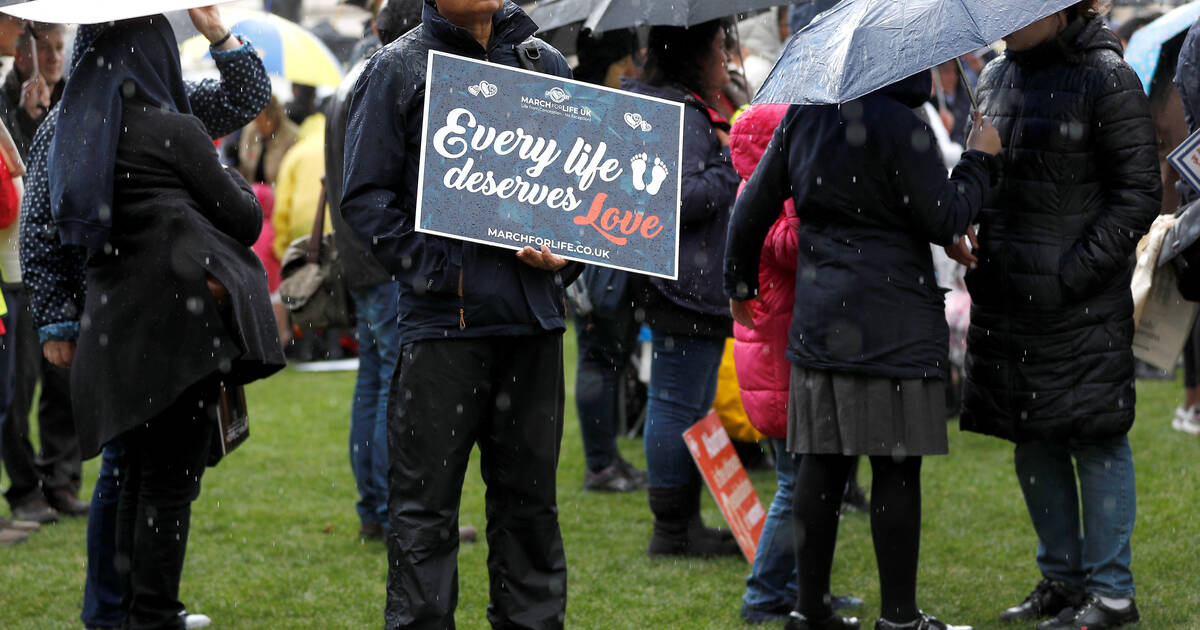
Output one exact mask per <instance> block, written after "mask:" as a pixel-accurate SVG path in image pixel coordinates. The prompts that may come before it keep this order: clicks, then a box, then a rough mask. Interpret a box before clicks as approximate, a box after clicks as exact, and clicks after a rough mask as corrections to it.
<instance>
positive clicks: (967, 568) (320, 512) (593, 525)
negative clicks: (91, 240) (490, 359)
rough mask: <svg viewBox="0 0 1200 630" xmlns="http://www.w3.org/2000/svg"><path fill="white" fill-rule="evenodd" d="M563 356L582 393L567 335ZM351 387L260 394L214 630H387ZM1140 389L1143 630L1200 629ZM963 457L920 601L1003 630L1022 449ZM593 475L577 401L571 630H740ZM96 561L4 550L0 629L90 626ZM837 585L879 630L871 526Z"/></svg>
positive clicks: (1020, 507)
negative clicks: (358, 474) (87, 592)
mask: <svg viewBox="0 0 1200 630" xmlns="http://www.w3.org/2000/svg"><path fill="white" fill-rule="evenodd" d="M567 345H568V349H567V363H568V365H567V372H568V374H567V382H568V383H572V382H573V373H574V368H573V362H574V350H573V347H572V346H573V344H572V343H571V335H569V334H568V336H567ZM352 388H353V375H352V374H347V373H339V374H305V373H299V372H295V371H292V370H288V371H286V372H284V373H282V374H280V375H278V376H276V377H274V378H272V379H270V380H269V381H267V382H264V383H258V384H255V385H254V386H252V387H251V388H250V389H249V392H248V397H249V399H250V407H251V412H250V413H251V419H252V420H251V423H252V438H251V439H250V441H249V442H247V443H246V444H245V445H244V446H243V447H242V448H241V450H239V451H238V452H237V453H235V454H233V455H231V456H230V458H229V459H228V460H227V461H225V462H224V463H222V464H221V465H220V466H219V467H218V468H215V469H211V470H210V471H209V472H208V474H207V475H206V476H205V478H204V491H203V493H202V494H201V496H200V499H199V501H197V502H196V504H195V510H194V513H193V521H192V523H193V528H192V538H191V544H190V549H189V555H188V562H187V569H186V571H185V573H184V579H183V588H182V593H183V598H184V600H185V602H186V603H187V604H188V606H189V608H191V609H192V610H195V611H202V612H204V613H207V614H209V615H211V616H212V617H213V619H214V620H215V621H214V623H213V628H214V630H226V629H235V628H236V629H246V630H251V629H253V630H260V629H266V628H270V629H289V628H295V629H312V628H331V629H341V628H353V629H358V628H378V627H380V625H381V622H382V611H383V602H384V580H385V576H386V571H387V557H386V553H385V551H384V548H383V545H382V544H379V543H363V542H361V541H360V540H359V539H358V536H357V535H356V532H357V528H358V523H357V517H356V516H355V512H354V500H355V497H356V493H355V490H354V483H353V480H352V479H351V476H350V468H349V465H348V463H347V430H348V423H349V420H348V417H349V407H350V395H351V391H352ZM1138 393H1139V400H1138V418H1139V420H1138V423H1137V424H1136V425H1135V427H1134V429H1133V433H1132V435H1131V441H1132V443H1133V449H1134V458H1135V461H1136V465H1137V475H1138V480H1137V485H1138V498H1139V502H1140V505H1139V506H1138V522H1137V528H1136V530H1135V533H1134V543H1133V550H1134V565H1133V568H1134V571H1135V574H1136V577H1137V582H1138V589H1139V590H1138V605H1139V608H1140V609H1141V611H1142V615H1143V619H1144V621H1143V622H1142V626H1141V627H1143V628H1150V629H1155V630H1158V629H1164V628H1171V629H1174V628H1179V629H1190V628H1200V544H1198V543H1200V536H1197V531H1198V528H1197V520H1198V519H1197V500H1198V499H1200V479H1198V475H1200V466H1197V461H1198V460H1200V439H1196V438H1191V437H1188V436H1185V435H1182V434H1180V433H1176V432H1173V431H1171V430H1170V428H1169V421H1170V414H1171V413H1172V411H1173V409H1174V406H1175V404H1176V403H1177V402H1178V399H1179V398H1180V396H1181V386H1180V384H1179V383H1161V382H1142V383H1140V384H1139V387H1138ZM950 444H951V454H950V455H949V456H947V457H934V458H929V460H928V461H927V462H926V463H925V469H924V506H925V507H924V531H923V536H922V554H921V573H920V586H919V593H920V604H921V606H922V607H923V608H924V609H925V610H927V611H930V612H932V613H934V614H936V615H939V616H941V617H942V618H943V619H947V620H950V621H954V622H959V623H973V624H975V626H976V627H977V628H981V629H986V628H1000V627H1002V626H1001V624H999V623H998V622H996V621H995V619H996V615H997V613H998V612H999V610H1000V609H1002V608H1004V607H1006V606H1009V605H1012V604H1014V603H1016V602H1018V601H1020V600H1021V598H1022V597H1024V595H1025V594H1026V592H1027V591H1028V589H1029V588H1031V587H1032V586H1033V584H1034V583H1035V582H1036V580H1037V579H1038V574H1037V570H1036V568H1035V567H1034V564H1033V552H1034V545H1035V539H1034V536H1033V532H1032V529H1031V527H1030V525H1029V522H1028V517H1027V516H1026V514H1025V507H1024V504H1023V502H1022V500H1021V497H1020V491H1019V490H1018V488H1017V484H1016V480H1015V478H1014V474H1013V472H1012V448H1011V446H1010V445H1009V444H1008V443H1005V442H1001V441H999V440H995V439H990V438H985V437H981V436H977V435H972V434H964V433H960V432H959V431H957V430H956V429H955V428H954V425H953V424H952V425H951V436H950ZM621 450H622V452H623V453H624V454H625V456H626V457H627V458H628V459H630V460H631V461H634V462H635V463H638V465H639V466H640V465H642V464H643V463H644V461H645V460H644V457H643V455H642V451H641V445H640V442H638V441H634V440H622V442H621ZM96 470H97V460H93V461H90V462H87V463H86V465H85V475H84V476H85V478H86V479H88V486H89V487H88V488H86V489H85V493H87V494H89V495H90V483H91V480H93V479H94V476H95V474H96ZM582 477H583V453H582V447H581V445H580V441H579V428H578V425H577V423H576V419H575V414H574V403H573V400H572V399H571V392H570V388H568V397H567V423H566V434H565V437H564V438H563V451H562V461H561V464H560V466H559V508H560V513H561V524H562V530H563V537H564V539H565V543H566V550H567V564H568V570H569V575H570V577H569V588H568V604H567V626H568V627H570V628H587V629H592V628H595V629H602V630H609V629H624V628H628V629H642V628H655V629H659V628H662V629H668V628H687V629H689V630H691V629H709V628H712V629H717V628H741V627H745V626H744V624H743V623H742V622H741V620H740V618H739V617H738V614H737V613H738V608H739V606H740V604H741V595H742V592H743V589H744V578H745V576H746V573H747V571H748V566H747V565H746V564H745V562H744V561H742V560H741V559H733V558H727V559H722V560H715V561H673V560H668V561H650V560H648V559H647V558H646V557H645V555H644V550H645V544H646V541H647V537H648V536H649V531H650V513H649V510H648V509H647V507H646V498H645V493H644V492H639V493H634V494H631V495H597V494H590V493H587V494H585V493H584V492H582V490H581V482H582ZM752 478H753V480H754V483H755V486H756V488H757V490H758V493H759V496H760V497H761V498H762V500H763V502H764V503H767V502H769V501H770V498H771V496H772V493H773V492H774V475H773V474H772V473H769V472H768V473H761V472H758V473H754V474H753V475H752ZM863 481H864V482H866V481H867V479H866V473H864V478H863ZM483 490H484V487H483V482H482V481H481V480H480V478H479V474H478V465H477V463H474V462H473V464H472V467H471V470H470V471H469V472H468V476H467V482H466V486H465V488H464V490H463V508H462V522H463V523H465V524H473V525H476V526H479V527H480V529H481V530H482V526H483V524H484V517H483ZM705 500H706V503H705V519H706V520H707V521H709V522H710V523H715V522H717V521H718V520H719V518H720V516H719V513H718V512H717V510H716V508H715V505H714V504H713V503H712V501H711V499H710V497H707V496H706V499H705ZM486 555H487V547H486V543H483V542H481V543H479V544H475V545H467V546H464V547H463V548H462V551H461V552H460V555H459V558H460V561H459V567H460V576H459V581H460V601H459V607H458V616H457V620H458V626H459V627H460V628H466V629H473V628H486V627H487V621H486V616H485V610H486V607H487V571H486V567H485V560H486ZM84 561H85V550H84V523H83V522H82V521H79V520H74V521H68V522H65V523H62V524H60V525H57V526H53V527H47V528H44V529H43V531H41V532H40V533H38V534H37V535H35V536H34V537H33V538H31V539H30V540H29V541H28V542H27V543H25V544H23V545H20V546H16V547H9V548H0V629H3V630H23V629H30V630H32V629H38V630H42V629H47V628H79V627H81V624H80V623H79V622H78V618H79V608H80V603H81V601H82V590H83V576H84ZM834 589H835V591H836V592H839V593H852V594H855V595H858V596H861V597H864V598H865V599H866V600H867V605H866V607H865V608H864V609H862V610H861V611H859V612H858V613H857V614H859V615H860V616H862V617H864V618H865V619H866V620H867V621H868V623H873V619H874V617H875V616H876V611H877V609H878V601H879V590H878V585H877V580H876V573H875V564H874V552H873V550H872V547H871V540H870V532H869V528H868V523H867V519H866V517H865V516H863V515H855V514H852V515H848V516H847V517H846V518H845V519H844V520H843V522H842V527H841V537H840V540H839V548H838V553H837V558H836V561H835V567H834ZM867 627H870V626H869V625H868V626H867ZM1008 627H1012V628H1024V627H1028V628H1032V627H1033V624H1024V625H1017V626H1008Z"/></svg>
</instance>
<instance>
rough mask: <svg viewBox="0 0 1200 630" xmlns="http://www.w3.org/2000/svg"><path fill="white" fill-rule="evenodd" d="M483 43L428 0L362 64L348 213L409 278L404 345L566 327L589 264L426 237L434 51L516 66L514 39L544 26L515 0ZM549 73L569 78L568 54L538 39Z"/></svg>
mask: <svg viewBox="0 0 1200 630" xmlns="http://www.w3.org/2000/svg"><path fill="white" fill-rule="evenodd" d="M492 29H493V30H492V43H491V46H490V48H489V49H487V50H484V48H483V47H482V46H480V45H479V42H477V41H476V40H475V39H474V38H473V37H472V36H471V34H470V33H469V32H468V31H467V30H466V29H463V28H461V27H458V26H455V25H454V24H452V23H451V22H450V21H449V20H447V19H446V18H444V17H442V15H441V14H440V13H438V12H437V9H436V8H435V7H434V5H433V1H432V0H426V2H425V7H424V13H423V14H422V22H421V26H418V27H417V28H415V29H413V30H412V31H409V32H408V33H407V34H406V35H404V36H402V37H400V38H399V39H397V40H396V41H394V42H392V43H391V44H388V45H387V46H385V47H384V48H383V49H382V50H380V51H379V52H377V53H376V54H375V56H373V57H372V58H371V59H370V61H369V62H367V66H366V68H365V69H364V70H363V73H362V76H361V77H359V80H358V84H357V85H356V86H355V87H354V95H353V96H352V98H351V103H350V117H349V123H348V125H347V128H346V151H345V158H346V161H345V180H344V188H343V193H342V205H341V211H342V216H343V217H344V218H345V220H346V223H347V224H349V225H350V227H351V228H353V229H354V230H355V231H356V232H358V234H359V235H360V236H362V238H363V239H364V241H365V242H368V243H370V244H371V250H372V252H373V253H374V255H375V257H376V259H378V260H379V262H380V263H382V264H383V266H384V268H385V269H386V270H387V271H388V272H389V273H391V274H392V275H393V276H395V278H396V279H397V280H399V281H400V309H399V310H400V318H399V327H400V343H401V344H406V343H411V342H413V341H417V340H420V339H442V338H456V337H458V338H463V337H483V336H491V335H527V334H536V333H540V332H544V331H547V330H559V331H561V330H565V329H566V325H565V322H564V311H565V304H564V302H563V287H564V286H565V284H568V283H569V282H570V280H573V279H574V278H573V276H572V275H571V274H572V273H574V275H578V273H579V271H580V270H581V269H582V267H581V266H579V265H571V266H569V267H568V269H569V270H570V271H567V270H564V271H563V272H560V273H558V274H556V273H551V272H548V271H543V270H539V269H535V268H533V267H530V266H528V265H526V264H524V263H522V262H520V261H518V260H517V258H516V255H515V253H514V252H513V251H512V250H509V249H502V248H499V247H492V246H488V245H480V244H477V243H470V242H465V241H460V240H456V239H449V238H444V237H440V236H433V235H429V234H423V233H420V232H417V231H416V230H415V229H414V226H413V221H414V218H415V213H416V193H417V186H418V185H419V180H418V165H419V159H420V151H421V143H422V129H421V117H422V111H423V106H424V100H425V99H424V92H425V70H426V61H427V57H428V52H429V50H431V49H432V50H438V51H442V52H446V53H451V54H455V55H459V56H464V57H472V58H475V59H487V60H488V61H491V62H492V63H497V64H501V65H506V66H513V67H519V66H520V63H519V60H518V58H517V50H516V47H517V45H519V44H521V43H522V42H524V41H526V40H527V39H529V38H530V37H531V36H532V35H533V33H534V32H535V31H537V25H536V24H535V23H534V22H533V21H532V20H530V19H529V17H528V16H527V15H525V13H524V12H523V11H522V10H521V9H520V8H519V7H517V5H515V4H513V3H512V2H511V1H506V2H505V3H504V5H503V7H502V8H501V9H500V10H499V11H497V12H496V14H495V16H494V17H493V19H492ZM534 41H536V42H537V45H538V47H539V49H540V52H541V59H543V60H544V63H545V67H546V72H547V73H548V74H553V75H556V76H561V77H570V76H571V75H570V69H569V68H568V66H567V62H566V60H565V59H564V58H563V56H562V54H561V53H559V52H558V51H557V50H555V49H553V48H551V47H550V46H549V45H547V44H545V43H544V42H541V41H540V40H534Z"/></svg>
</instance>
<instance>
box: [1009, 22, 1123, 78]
mask: <svg viewBox="0 0 1200 630" xmlns="http://www.w3.org/2000/svg"><path fill="white" fill-rule="evenodd" d="M1097 48H1108V49H1111V50H1113V51H1115V52H1116V53H1117V54H1118V55H1120V54H1122V50H1121V41H1120V40H1119V39H1117V36H1116V35H1114V34H1113V33H1112V31H1110V30H1108V27H1107V26H1105V25H1104V19H1103V18H1100V17H1096V18H1093V19H1091V20H1085V19H1082V18H1077V19H1074V20H1071V23H1070V24H1067V27H1066V28H1065V29H1063V31H1062V32H1061V33H1059V34H1058V36H1057V37H1055V38H1054V39H1051V40H1049V41H1046V42H1043V43H1041V44H1039V45H1037V46H1035V47H1033V48H1031V49H1029V50H1023V51H1020V52H1017V51H1010V52H1007V53H1005V54H1006V55H1008V57H1009V58H1010V59H1012V60H1013V61H1015V62H1017V63H1018V64H1020V65H1022V66H1028V67H1042V66H1048V65H1051V64H1054V63H1056V62H1059V61H1065V62H1067V63H1070V64H1079V63H1083V59H1084V57H1085V56H1086V55H1087V52H1088V51H1089V50H1093V49H1097Z"/></svg>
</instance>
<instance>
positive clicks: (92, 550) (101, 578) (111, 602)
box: [79, 442, 125, 628]
mask: <svg viewBox="0 0 1200 630" xmlns="http://www.w3.org/2000/svg"><path fill="white" fill-rule="evenodd" d="M120 455H121V448H120V447H119V446H117V444H116V443H115V442H110V443H109V444H108V445H106V446H105V447H104V451H103V453H102V454H101V456H100V476H99V478H97V479H96V487H95V489H94V490H92V504H91V506H92V507H91V511H90V512H88V522H87V579H86V581H84V583H83V613H82V614H80V615H79V618H80V619H81V620H82V621H83V625H85V626H89V627H92V626H95V627H100V628H110V627H111V628H116V627H119V626H120V625H121V624H122V623H123V622H124V621H125V613H124V612H123V611H122V610H121V578H120V577H119V576H118V575H117V566H116V561H115V558H116V545H117V498H118V496H119V494H120V484H119V483H118V474H119V472H120V471H119V470H118V466H117V462H118V460H119V458H120Z"/></svg>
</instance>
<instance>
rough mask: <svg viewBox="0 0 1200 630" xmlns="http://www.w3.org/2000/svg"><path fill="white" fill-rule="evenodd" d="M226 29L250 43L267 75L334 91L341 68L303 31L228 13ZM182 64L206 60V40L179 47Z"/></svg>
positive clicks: (260, 16) (262, 16)
mask: <svg viewBox="0 0 1200 630" xmlns="http://www.w3.org/2000/svg"><path fill="white" fill-rule="evenodd" d="M227 19H228V20H229V28H230V29H231V30H233V31H234V32H235V33H239V34H241V35H245V36H246V38H247V39H249V40H250V41H252V42H254V47H255V48H257V49H258V53H259V55H260V56H261V57H262V61H263V66H264V67H265V68H266V70H267V74H270V75H273V76H277V77H282V78H284V79H287V80H288V81H291V82H292V83H299V84H301V85H311V86H329V87H335V88H336V87H337V86H338V84H340V83H341V82H342V67H341V64H340V63H338V60H337V57H335V56H334V55H333V53H332V52H331V51H330V50H329V47H327V46H326V45H325V44H324V43H322V42H321V40H320V39H319V38H318V37H317V36H316V35H313V34H312V33H311V32H310V31H308V30H306V29H305V28H304V27H302V26H300V25H299V24H296V23H295V22H290V21H288V20H285V19H283V18H281V17H279V16H277V15H272V14H270V13H263V12H261V11H236V12H235V11H230V12H229V15H228V18H227ZM179 50H180V56H181V57H182V58H183V60H184V63H185V64H186V63H188V62H192V63H194V62H196V61H197V60H200V59H203V58H205V57H207V56H209V52H208V40H206V39H204V37H202V36H199V35H197V36H196V37H193V38H191V39H188V40H187V41H185V42H183V44H181V45H180V47H179Z"/></svg>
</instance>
